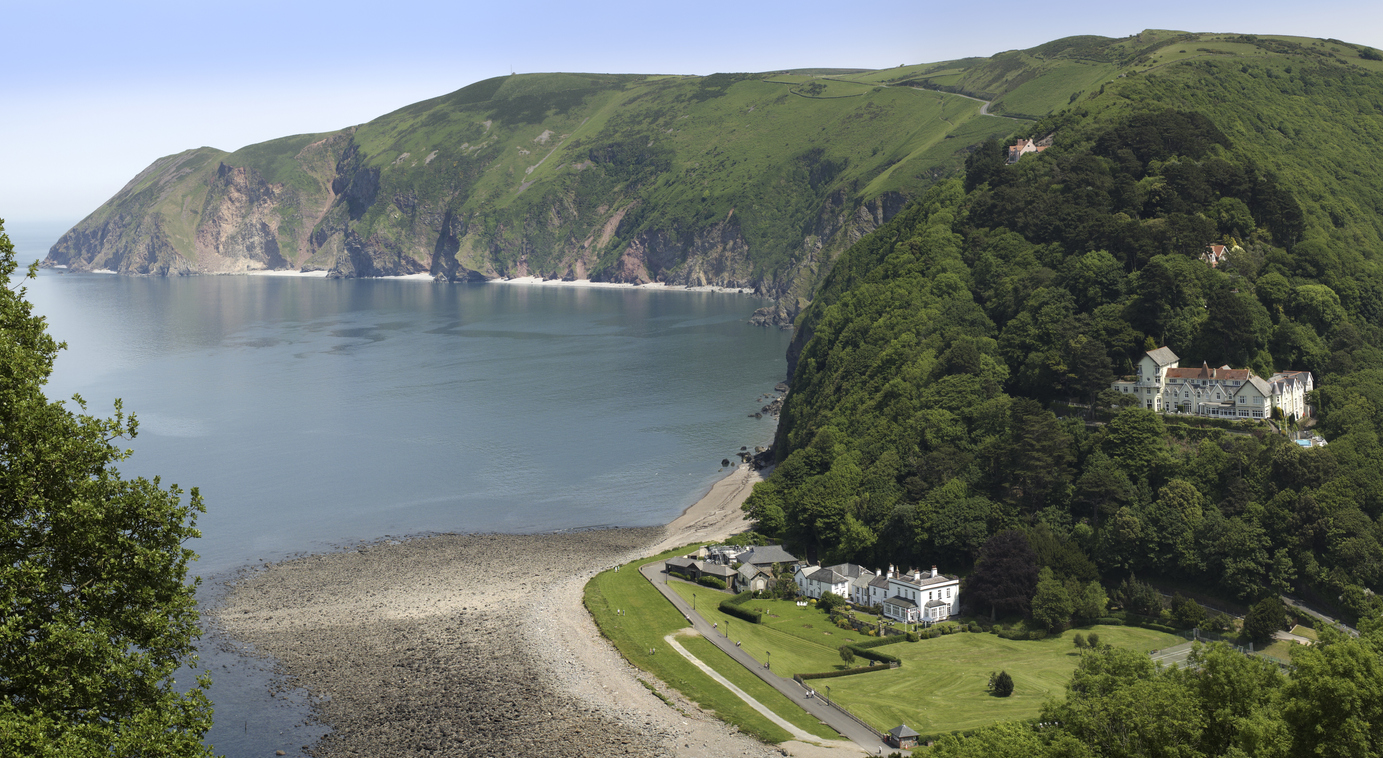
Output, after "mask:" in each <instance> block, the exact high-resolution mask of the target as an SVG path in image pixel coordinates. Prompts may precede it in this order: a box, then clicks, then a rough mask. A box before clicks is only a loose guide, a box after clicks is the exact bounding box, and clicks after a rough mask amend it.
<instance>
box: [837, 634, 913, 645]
mask: <svg viewBox="0 0 1383 758" xmlns="http://www.w3.org/2000/svg"><path fill="white" fill-rule="evenodd" d="M906 641H907V638H906V637H904V636H903V635H901V634H895V635H893V636H890V637H879V638H878V639H873V640H865V641H864V642H852V643H850V644H849V645H847V646H846V647H862V648H870V647H883V646H884V645H892V644H894V643H895V642H906Z"/></svg>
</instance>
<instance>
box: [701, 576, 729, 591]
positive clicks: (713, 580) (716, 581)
mask: <svg viewBox="0 0 1383 758" xmlns="http://www.w3.org/2000/svg"><path fill="white" fill-rule="evenodd" d="M696 583H697V584H699V585H701V586H702V587H710V588H712V589H717V590H723V589H725V580H723V579H721V578H720V577H718V576H703V577H701V578H700V579H697V580H696Z"/></svg>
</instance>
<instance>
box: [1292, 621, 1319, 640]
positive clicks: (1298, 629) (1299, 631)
mask: <svg viewBox="0 0 1383 758" xmlns="http://www.w3.org/2000/svg"><path fill="white" fill-rule="evenodd" d="M1292 634H1295V635H1297V636H1298V637H1305V638H1306V639H1308V640H1317V639H1320V637H1318V636H1317V635H1316V630H1315V629H1310V628H1307V627H1304V626H1302V625H1301V624H1297V625H1296V626H1294V627H1292Z"/></svg>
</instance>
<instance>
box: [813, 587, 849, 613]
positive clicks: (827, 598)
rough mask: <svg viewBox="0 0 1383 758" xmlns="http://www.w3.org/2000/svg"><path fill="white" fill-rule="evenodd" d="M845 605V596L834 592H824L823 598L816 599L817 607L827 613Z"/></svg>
mask: <svg viewBox="0 0 1383 758" xmlns="http://www.w3.org/2000/svg"><path fill="white" fill-rule="evenodd" d="M844 606H845V598H843V597H841V596H840V595H837V594H835V593H834V592H823V593H821V598H820V599H818V600H817V601H816V607H817V608H820V609H821V610H823V611H825V612H827V613H830V612H831V611H832V610H834V609H836V608H843V607H844Z"/></svg>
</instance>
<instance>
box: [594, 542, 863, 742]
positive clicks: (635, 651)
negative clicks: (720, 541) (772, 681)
mask: <svg viewBox="0 0 1383 758" xmlns="http://www.w3.org/2000/svg"><path fill="white" fill-rule="evenodd" d="M686 551H687V549H686V548H681V549H679V550H676V551H671V552H668V553H665V554H663V555H661V556H657V557H654V558H649V559H647V560H643V561H639V562H636V563H631V564H626V565H625V566H622V567H621V568H620V569H619V570H613V569H612V570H610V571H606V572H603V573H601V574H599V575H597V576H596V577H595V578H594V579H592V580H591V581H590V582H589V583H588V584H587V585H586V598H585V603H586V608H587V609H589V610H590V612H591V615H592V616H594V617H595V622H596V625H597V626H599V627H600V630H601V632H602V633H603V634H604V635H605V637H606V638H608V639H609V640H610V641H611V642H612V643H614V645H615V647H616V648H618V649H619V651H620V653H621V654H622V655H623V656H624V657H625V658H626V659H627V660H628V661H629V662H630V663H633V664H634V665H635V666H638V667H639V668H641V669H643V670H645V671H647V672H649V673H650V674H653V675H654V676H656V677H658V678H659V679H660V680H662V681H663V682H665V683H666V684H668V685H669V686H671V687H673V688H674V689H676V690H677V691H678V692H681V693H682V694H683V695H685V696H686V697H687V698H688V699H689V700H692V701H693V702H695V703H697V704H698V705H700V706H701V707H702V708H703V709H705V710H707V711H712V712H714V713H715V714H716V715H717V716H719V717H720V718H721V719H723V720H725V721H726V722H729V723H731V724H734V725H735V726H737V727H739V728H740V730H741V731H743V732H746V733H748V734H752V735H754V736H756V737H758V738H759V739H761V740H764V741H765V742H772V743H778V742H783V741H784V740H787V739H789V738H790V735H789V734H788V733H787V732H786V731H784V730H783V729H781V728H779V727H778V726H777V725H775V724H774V723H773V722H771V721H769V720H768V719H766V718H764V717H763V715H761V714H760V713H759V712H758V711H755V710H754V709H753V708H751V707H749V705H748V704H746V703H745V702H744V701H743V700H741V699H739V698H738V697H737V696H735V695H733V694H731V692H730V691H729V690H727V689H725V687H723V686H722V685H720V684H719V683H718V682H716V681H715V680H713V679H711V678H710V677H708V676H706V675H705V674H704V673H702V672H701V670H699V669H697V668H696V667H695V666H693V665H692V664H691V662H690V661H688V660H687V659H685V658H683V657H682V656H680V655H678V654H677V653H676V652H674V651H672V650H671V649H669V648H668V646H667V644H666V643H665V642H663V637H664V636H665V635H668V634H671V633H672V632H675V631H677V630H678V629H683V628H685V627H686V626H687V622H686V620H685V619H683V618H682V614H680V613H678V612H677V610H676V609H674V608H673V607H672V604H671V603H669V602H668V601H667V600H666V599H665V598H664V597H663V596H662V595H661V594H659V592H658V590H656V589H654V587H653V585H651V584H649V583H648V581H647V580H646V579H644V578H643V576H641V575H640V574H639V572H638V570H637V568H638V566H639V565H641V564H643V563H648V562H652V561H658V560H663V559H665V558H669V557H671V556H673V555H676V554H682V553H685V552H686ZM617 609H623V610H624V611H625V612H626V615H623V616H617V615H615V610H617ZM682 644H683V646H684V647H686V648H687V649H688V651H691V652H692V654H693V655H696V656H697V657H699V658H701V659H702V661H703V662H705V663H707V664H708V665H710V666H711V667H712V668H714V669H716V671H718V672H720V673H721V674H722V675H723V676H725V678H727V679H729V680H730V681H731V682H734V683H735V685H736V686H738V687H739V688H740V689H742V690H744V691H745V692H747V693H749V694H750V695H751V696H752V697H754V698H755V699H757V700H758V701H759V702H760V703H763V704H764V705H766V706H768V707H769V708H771V709H772V710H773V711H774V712H775V713H777V714H778V715H779V716H782V717H783V718H784V719H786V720H787V721H789V722H791V723H793V724H795V725H796V726H798V727H800V728H802V729H804V730H806V731H808V732H810V733H812V734H816V735H819V736H820V737H822V738H823V739H838V735H836V733H835V732H834V731H832V730H831V729H829V728H827V727H824V726H822V725H821V724H819V723H817V721H816V719H814V718H811V717H810V716H808V715H807V714H806V712H804V711H803V710H802V709H800V708H798V707H797V706H795V705H793V704H792V702H791V701H789V700H788V699H787V698H785V697H783V696H782V695H781V694H780V693H778V692H777V691H776V690H774V689H773V688H771V687H769V686H768V685H766V684H764V683H763V682H762V681H760V680H759V679H758V678H757V677H755V676H753V675H751V674H750V673H749V672H747V671H745V670H744V668H743V667H742V666H739V665H738V664H735V663H734V662H733V661H731V660H730V659H729V658H728V657H726V656H724V655H717V656H713V655H711V653H713V652H716V651H715V650H714V648H713V647H712V646H711V644H710V643H709V642H706V641H705V640H698V639H695V638H684V639H683V640H682ZM703 646H704V647H703ZM649 648H654V649H656V650H657V651H658V652H656V653H655V654H653V655H649V654H648V650H649ZM703 655H704V656H705V657H702V656H703Z"/></svg>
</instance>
